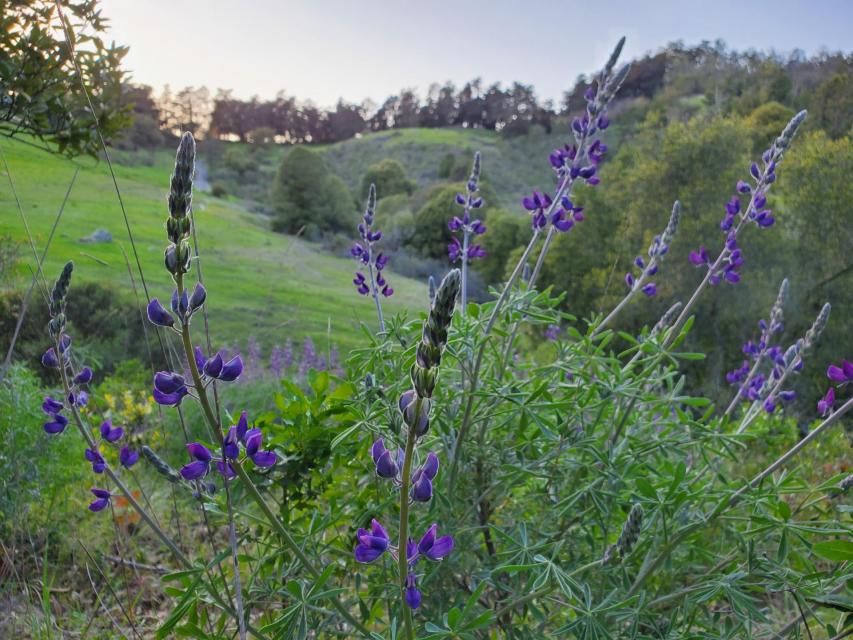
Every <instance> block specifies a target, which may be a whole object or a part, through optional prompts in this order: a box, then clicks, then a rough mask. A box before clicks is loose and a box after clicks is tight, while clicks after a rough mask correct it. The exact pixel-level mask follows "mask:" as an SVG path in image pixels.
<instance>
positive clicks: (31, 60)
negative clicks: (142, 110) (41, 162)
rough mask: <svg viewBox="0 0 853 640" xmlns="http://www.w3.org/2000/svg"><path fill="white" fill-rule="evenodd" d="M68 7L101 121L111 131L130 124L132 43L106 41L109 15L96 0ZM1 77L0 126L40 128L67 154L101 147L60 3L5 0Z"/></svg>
mask: <svg viewBox="0 0 853 640" xmlns="http://www.w3.org/2000/svg"><path fill="white" fill-rule="evenodd" d="M64 14H65V18H66V20H67V21H68V27H69V28H70V30H71V31H70V32H71V33H72V34H73V35H72V38H73V41H72V42H73V43H74V46H75V48H76V54H77V56H76V59H77V63H78V65H79V67H80V70H81V72H82V74H83V82H84V84H85V86H86V90H87V91H88V93H89V96H90V98H91V100H92V103H93V105H94V109H95V113H97V117H98V126H99V127H100V129H101V132H102V133H103V135H104V136H105V137H107V138H109V137H110V136H112V135H114V134H116V133H117V132H118V131H119V130H121V129H122V128H123V127H125V126H126V125H127V124H129V120H128V118H127V113H126V111H127V110H126V109H123V108H122V107H121V104H120V103H121V83H122V79H123V78H124V75H125V72H124V71H123V70H122V69H121V61H122V59H123V58H124V56H125V54H126V53H127V48H126V47H121V46H117V45H116V44H114V43H113V44H105V43H104V40H103V35H104V34H105V32H106V30H107V22H106V20H105V19H104V17H103V16H102V15H101V11H100V8H99V7H98V4H97V2H96V1H95V0H87V1H86V2H78V3H70V4H68V5H66V6H65V7H64ZM0 78H2V80H0V95H2V99H3V108H2V112H1V113H0V133H2V134H4V135H7V136H13V135H19V134H28V135H33V136H36V137H37V138H38V139H39V140H41V141H43V142H45V143H47V144H49V145H50V146H51V147H55V148H56V150H57V151H58V152H59V153H63V154H66V155H68V156H76V155H79V154H89V155H93V156H94V155H95V154H96V153H97V152H98V151H99V150H100V142H99V140H98V137H97V132H96V129H95V127H94V124H95V123H94V121H93V119H92V115H91V113H92V112H91V110H90V109H89V106H88V102H87V100H86V96H85V93H84V91H83V89H82V88H81V86H80V77H79V76H78V74H77V71H76V69H75V66H74V60H73V59H72V56H71V52H70V50H69V48H68V45H67V44H66V42H65V36H64V35H63V32H62V22H61V21H60V20H59V16H58V13H57V9H56V5H55V3H53V2H50V1H49V0H26V1H24V2H10V1H8V0H4V2H2V3H0Z"/></svg>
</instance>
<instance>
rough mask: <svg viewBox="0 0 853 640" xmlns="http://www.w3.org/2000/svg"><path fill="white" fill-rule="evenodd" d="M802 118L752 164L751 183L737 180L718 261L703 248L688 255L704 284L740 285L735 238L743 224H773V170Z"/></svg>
mask: <svg viewBox="0 0 853 640" xmlns="http://www.w3.org/2000/svg"><path fill="white" fill-rule="evenodd" d="M805 118H806V112H805V111H801V112H800V113H798V114H797V115H796V116H794V117H793V119H791V121H790V122H789V123H788V125H787V126H786V127H785V130H784V131H782V134H781V135H780V136H779V137H778V138H776V140H775V141H774V142H773V144H772V145H771V146H770V148H769V149H767V151H765V152H764V153H763V154H762V157H761V159H762V162H763V165H762V166H761V167H759V165H758V163H756V162H753V163H752V165H751V166H750V168H749V175H750V178H751V182H752V184H750V182H747V181H744V180H739V181H738V183H737V185H735V193H734V195H732V197H731V198H730V199H729V201H728V202H727V203H726V205H725V214H724V215H723V219H722V220H721V222H720V229H721V230H722V232H723V233H724V234H726V240H725V243H724V245H723V249H722V251H721V252H720V254H719V256H718V257H717V259H716V260H714V261H713V262H712V260H711V257H710V256H709V255H708V251H707V250H706V249H705V247H704V246H700V247H699V249H698V250H697V251H691V252H690V262H691V263H692V264H693V265H694V266H696V267H703V268H706V269H707V273H706V276H705V278H706V280H705V281H707V282H708V283H710V284H711V285H718V284H719V283H720V282H722V281H724V280H725V281H726V282H728V283H731V284H735V283H737V282H740V268H741V267H742V266H743V263H744V260H743V252H742V251H741V249H740V248H739V247H738V237H739V234H740V232H741V230H742V229H743V227H744V225H746V224H748V223H754V224H755V226H757V227H758V228H760V229H766V228H768V227H772V226H773V224H774V223H775V222H776V219H775V218H774V216H773V212H772V211H771V210H770V209H767V208H766V205H767V192H768V191H769V190H770V187H771V185H772V184H773V183H774V182H776V169H777V167H778V166H779V163H780V162H781V161H782V157H783V155H784V154H785V151H786V150H787V149H788V147H789V146H790V144H791V141H792V140H793V139H794V135H795V134H796V133H797V130H798V129H799V128H800V125H801V124H802V123H803V120H805ZM742 196H750V200H749V202H748V204H747V205H746V206H745V207H744V206H742V204H743V203H742V202H741V197H742ZM705 281H703V283H704V282H705ZM700 286H701V285H700Z"/></svg>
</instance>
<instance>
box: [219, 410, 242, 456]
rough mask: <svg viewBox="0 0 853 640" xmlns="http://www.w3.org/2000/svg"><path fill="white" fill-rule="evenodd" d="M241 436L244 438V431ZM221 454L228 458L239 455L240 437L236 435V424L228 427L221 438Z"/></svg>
mask: <svg viewBox="0 0 853 640" xmlns="http://www.w3.org/2000/svg"><path fill="white" fill-rule="evenodd" d="M244 413H245V412H244ZM241 418H242V416H241ZM243 437H244V438H245V433H244V434H243ZM222 455H223V457H225V458H227V459H228V460H236V459H237V458H239V457H240V439H239V438H238V436H237V426H236V425H234V426H232V427H231V428H229V429H228V433H226V434H225V438H224V439H223V440H222Z"/></svg>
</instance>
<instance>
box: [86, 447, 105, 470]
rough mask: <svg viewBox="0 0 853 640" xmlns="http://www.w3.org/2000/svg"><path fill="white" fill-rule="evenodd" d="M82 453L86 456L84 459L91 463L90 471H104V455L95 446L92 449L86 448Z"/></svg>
mask: <svg viewBox="0 0 853 640" xmlns="http://www.w3.org/2000/svg"><path fill="white" fill-rule="evenodd" d="M84 454H85V456H86V460H88V461H89V462H91V463H92V471H94V472H95V473H103V472H104V469H105V468H106V467H107V462H106V460H104V457H103V456H102V455H101V452H100V451H99V450H98V449H97V447H96V448H94V449H89V448H87V449H86V451H85V452H84Z"/></svg>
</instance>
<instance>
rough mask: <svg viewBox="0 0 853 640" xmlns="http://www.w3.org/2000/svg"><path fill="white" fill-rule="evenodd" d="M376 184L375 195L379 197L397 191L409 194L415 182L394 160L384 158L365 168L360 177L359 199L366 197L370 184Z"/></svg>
mask: <svg viewBox="0 0 853 640" xmlns="http://www.w3.org/2000/svg"><path fill="white" fill-rule="evenodd" d="M371 184H374V185H376V197H377V198H379V199H382V198H385V197H387V196H393V195H396V194H398V193H405V194H407V195H411V193H412V192H413V191H414V190H415V186H416V185H415V183H414V182H412V181H411V180H409V179H408V178H407V177H406V170H405V169H404V168H403V165H401V164H400V163H399V162H397V161H396V160H391V159H390V158H386V159H385V160H380V161H379V162H377V163H376V164H373V165H371V166H369V167H368V168H367V172H366V173H365V174H364V176H363V177H362V179H361V199H362V200H365V199H366V198H367V192H368V190H369V189H370V185H371Z"/></svg>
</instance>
